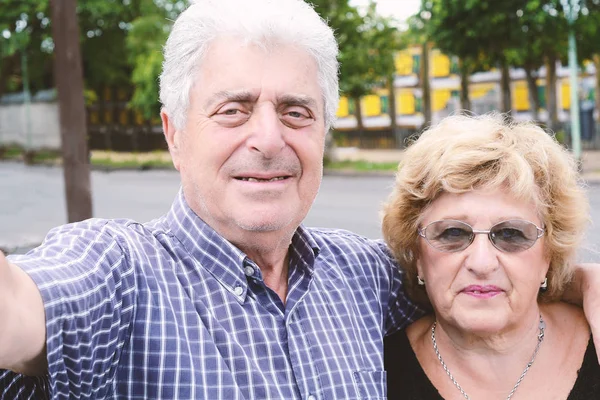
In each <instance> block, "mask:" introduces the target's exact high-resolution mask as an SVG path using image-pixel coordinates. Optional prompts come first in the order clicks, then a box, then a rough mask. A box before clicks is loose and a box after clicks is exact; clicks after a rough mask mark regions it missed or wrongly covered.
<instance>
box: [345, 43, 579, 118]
mask: <svg viewBox="0 0 600 400" xmlns="http://www.w3.org/2000/svg"><path fill="white" fill-rule="evenodd" d="M457 61H458V60H457V59H456V58H454V57H449V56H447V55H445V54H443V53H442V52H440V51H439V50H438V49H432V50H431V53H430V63H429V65H430V71H429V74H430V77H431V102H432V113H433V117H434V121H435V120H436V119H440V118H442V117H444V116H445V115H448V114H449V113H451V112H453V111H456V110H458V109H460V100H459V98H460V77H459V75H458V63H457ZM394 63H395V67H396V78H395V82H394V84H395V95H396V115H397V122H398V125H399V126H406V127H418V126H420V125H421V124H422V121H423V117H422V113H421V111H422V95H421V93H422V91H421V88H420V83H419V71H420V67H421V48H420V47H411V48H408V49H404V50H402V51H399V52H398V53H397V54H396V56H395V60H394ZM560 71H562V70H561V69H560V68H559V71H558V72H559V73H558V79H557V98H558V104H559V113H560V112H561V111H562V112H566V111H568V110H569V107H570V96H569V91H570V86H569V80H568V79H567V74H566V70H564V71H563V73H562V74H561V73H560ZM499 77H500V72H499V71H498V70H492V71H486V72H481V73H477V74H474V75H473V76H471V84H470V86H469V96H470V99H471V102H472V103H473V104H474V107H473V108H474V111H489V110H492V109H496V108H497V107H498V104H499V100H500V85H499ZM511 77H512V79H513V80H512V87H511V90H512V104H513V113H514V114H515V116H516V117H517V118H519V117H520V116H521V117H523V118H527V116H528V115H529V112H530V104H529V103H530V102H529V90H528V87H527V82H526V80H525V75H524V72H523V71H522V70H518V69H516V70H513V71H512V72H511ZM545 85H546V83H545V79H544V78H543V77H542V78H540V79H538V80H537V90H538V95H539V98H540V100H541V108H542V109H541V110H540V111H541V112H542V113H543V112H544V111H545V110H544V108H545V106H546V104H545V103H546V101H545ZM360 101H361V109H362V113H363V121H364V124H365V127H366V128H367V129H369V128H373V129H375V128H382V127H386V126H389V124H390V120H389V109H388V108H389V93H388V91H387V90H385V89H381V90H377V91H376V92H375V93H373V94H371V95H368V96H365V97H363V98H362V99H361V100H360ZM354 112H355V107H354V104H353V100H352V99H348V98H346V97H342V98H341V99H340V104H339V108H338V112H337V116H338V123H337V124H336V129H339V130H344V129H353V128H354V127H355V126H356V120H355V117H354ZM566 115H567V114H563V118H568V117H567V116H566Z"/></svg>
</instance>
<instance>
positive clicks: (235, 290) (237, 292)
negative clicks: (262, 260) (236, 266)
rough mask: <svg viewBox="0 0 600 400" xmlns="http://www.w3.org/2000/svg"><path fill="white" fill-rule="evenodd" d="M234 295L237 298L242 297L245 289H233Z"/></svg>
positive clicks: (239, 287) (238, 287) (237, 287)
mask: <svg viewBox="0 0 600 400" xmlns="http://www.w3.org/2000/svg"><path fill="white" fill-rule="evenodd" d="M233 293H235V295H236V296H241V295H242V294H243V293H244V288H243V287H241V286H236V287H235V289H233Z"/></svg>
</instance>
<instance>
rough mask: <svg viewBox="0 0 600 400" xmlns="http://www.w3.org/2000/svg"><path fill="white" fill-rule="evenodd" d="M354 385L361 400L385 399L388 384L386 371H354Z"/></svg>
mask: <svg viewBox="0 0 600 400" xmlns="http://www.w3.org/2000/svg"><path fill="white" fill-rule="evenodd" d="M352 375H353V377H354V385H355V386H356V389H357V392H358V396H359V397H358V398H359V399H361V400H385V399H386V396H385V392H386V386H387V379H386V372H385V371H354V372H353V373H352Z"/></svg>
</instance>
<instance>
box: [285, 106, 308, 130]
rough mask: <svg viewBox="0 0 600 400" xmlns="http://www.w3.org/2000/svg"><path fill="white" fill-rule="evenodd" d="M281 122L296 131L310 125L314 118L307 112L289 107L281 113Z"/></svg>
mask: <svg viewBox="0 0 600 400" xmlns="http://www.w3.org/2000/svg"><path fill="white" fill-rule="evenodd" d="M281 120H282V122H283V123H284V124H285V125H287V126H289V127H290V128H294V129H296V128H303V127H305V126H308V125H310V123H311V122H312V121H313V120H314V118H313V117H312V114H311V113H310V112H309V111H308V110H305V109H303V108H299V107H290V108H287V109H286V110H284V111H283V113H282V115H281Z"/></svg>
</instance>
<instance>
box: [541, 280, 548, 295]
mask: <svg viewBox="0 0 600 400" xmlns="http://www.w3.org/2000/svg"><path fill="white" fill-rule="evenodd" d="M546 290H548V278H547V277H546V278H544V282H542V284H541V285H540V292H542V293H543V292H545V291H546Z"/></svg>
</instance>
